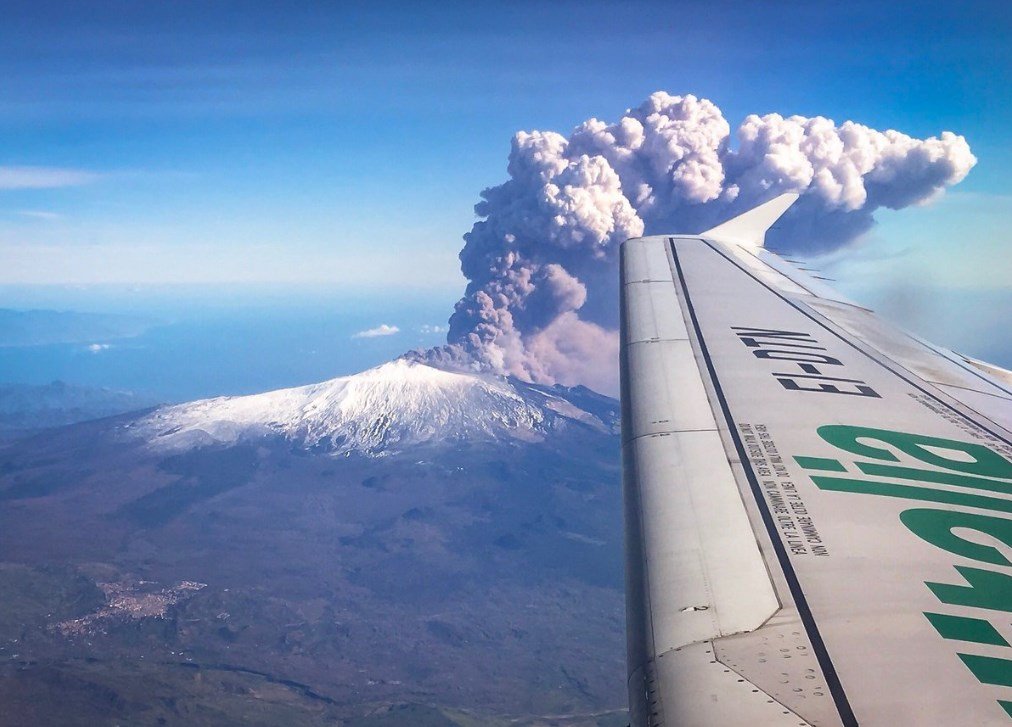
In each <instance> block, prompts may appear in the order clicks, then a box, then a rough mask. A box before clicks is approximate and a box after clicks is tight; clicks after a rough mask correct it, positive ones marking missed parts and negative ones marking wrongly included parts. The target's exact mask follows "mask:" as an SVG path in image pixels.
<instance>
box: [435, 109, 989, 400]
mask: <svg viewBox="0 0 1012 727" xmlns="http://www.w3.org/2000/svg"><path fill="white" fill-rule="evenodd" d="M976 161H977V160H976V158H975V157H974V156H973V154H972V153H971V152H970V147H969V145H968V144H967V142H966V140H965V139H964V138H963V137H962V136H958V135H956V134H953V133H951V132H948V131H945V132H942V133H941V134H940V135H939V136H937V137H934V136H933V137H930V138H927V139H915V138H913V137H910V136H907V135H906V134H902V133H900V132H898V131H892V130H889V131H877V130H875V129H871V128H869V127H867V126H863V125H861V124H857V123H854V122H852V121H845V122H843V123H842V124H836V123H835V122H833V121H832V120H831V119H827V118H823V117H821V116H816V117H812V118H807V117H802V116H789V117H783V116H781V115H779V114H767V115H765V116H758V115H754V114H753V115H750V116H748V117H746V118H745V120H744V121H743V122H742V123H741V124H740V125H739V126H738V128H737V129H736V130H735V131H734V137H733V139H732V136H731V127H730V125H729V124H728V122H727V120H726V119H725V118H724V116H723V114H722V113H721V111H720V109H719V108H718V107H717V106H716V105H715V104H714V103H713V102H711V101H708V100H706V99H702V98H696V97H695V96H691V95H686V96H672V95H669V94H667V93H664V92H658V93H654V94H653V95H651V96H650V97H649V98H648V99H647V100H646V101H644V102H643V103H642V104H641V105H640V106H638V107H636V108H634V109H629V110H627V111H626V112H625V114H624V115H623V116H622V118H620V119H619V120H618V121H616V122H614V123H606V122H603V121H599V120H598V119H589V120H587V121H585V122H583V123H582V124H580V125H579V126H577V127H576V128H575V129H574V130H573V131H572V133H571V134H570V135H569V136H568V137H566V136H563V135H562V134H558V133H556V132H553V131H531V132H520V133H518V134H517V135H516V136H515V137H514V138H513V143H512V148H511V150H510V155H509V163H508V166H507V171H508V174H509V179H508V180H507V181H505V182H503V183H502V184H500V185H498V186H495V187H491V188H489V189H486V190H484V191H483V192H482V193H481V201H480V202H479V203H478V204H477V205H476V206H475V211H476V213H477V215H478V217H479V220H478V221H477V222H475V223H474V226H473V227H472V229H471V231H470V232H468V233H467V234H466V235H464V241H465V244H464V248H463V249H462V250H461V252H460V261H461V269H462V271H463V273H464V275H465V277H467V279H468V281H469V282H468V285H467V288H466V290H465V292H464V296H463V297H462V298H461V299H460V301H459V302H458V303H457V304H456V307H455V310H454V313H453V315H452V316H451V318H450V321H449V332H448V334H447V344H446V345H444V346H441V347H439V348H436V349H431V350H429V351H426V352H424V353H421V354H416V355H420V356H422V357H423V358H424V359H426V360H428V361H430V362H432V363H435V364H437V365H442V366H448V367H456V368H472V369H473V368H477V369H481V370H487V371H493V372H496V373H501V374H509V375H513V376H517V377H519V378H520V379H523V380H525V381H535V382H540V383H566V384H572V383H583V384H587V385H589V386H592V387H594V388H598V389H599V390H603V391H609V392H614V391H615V390H616V388H617V387H616V380H617V365H616V362H617V350H618V336H617V330H616V329H617V328H618V303H617V298H618V296H617V290H618V275H617V270H616V263H617V258H618V249H619V245H620V244H621V243H622V241H624V240H625V239H626V238H629V237H635V236H639V235H643V234H661V233H666V232H689V233H691V232H699V231H702V230H704V229H707V228H709V227H711V226H713V225H715V224H718V223H719V222H721V221H723V220H725V219H727V218H729V217H731V216H733V215H735V214H737V213H739V212H741V211H743V210H745V209H747V208H749V207H752V206H754V205H756V204H759V203H761V202H764V201H766V200H768V199H770V198H772V197H774V196H776V195H778V194H780V193H782V192H798V193H800V194H801V199H800V200H799V201H798V203H797V204H795V205H794V207H793V208H792V209H791V210H790V211H789V212H788V213H787V215H786V216H785V217H784V218H783V219H782V220H781V223H780V224H779V225H778V229H777V230H774V231H772V232H771V234H770V237H769V246H770V247H771V248H772V249H775V250H778V251H781V252H786V253H793V254H801V255H804V254H816V253H825V252H829V251H831V250H834V249H837V248H840V247H842V246H845V245H847V244H848V243H850V242H852V241H853V240H854V239H855V238H857V237H858V236H859V235H860V234H861V233H863V232H865V231H867V230H868V229H869V228H870V227H871V226H872V224H873V222H874V220H873V214H874V212H875V210H876V209H878V208H880V207H886V208H889V209H900V208H903V207H907V206H909V205H915V204H920V203H924V202H926V201H928V200H930V199H932V198H933V197H935V196H937V195H938V194H940V193H941V192H942V190H944V188H945V187H947V186H950V185H953V184H955V183H957V182H959V181H960V180H962V179H963V178H964V177H965V176H966V174H967V173H968V172H969V171H970V169H971V168H972V167H973V166H974V164H976Z"/></svg>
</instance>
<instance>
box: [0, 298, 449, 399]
mask: <svg viewBox="0 0 1012 727" xmlns="http://www.w3.org/2000/svg"><path fill="white" fill-rule="evenodd" d="M458 292H459V291H455V292H450V291H446V292H437V293H427V292H409V293H404V294H398V295H389V294H380V293H376V294H370V293H361V292H359V293H354V294H351V293H349V294H343V293H341V292H340V291H331V290H323V289H308V290H307V289H301V290H292V289H281V288H268V287H263V288H257V287H249V286H247V287H237V288H229V289H212V288H207V287H181V286H180V287H173V286H165V287H161V288H154V289H127V288H120V287H114V286H108V287H99V288H75V289H68V288H62V287H60V288H57V287H32V288H29V287H18V288H0V308H11V309H16V310H60V311H73V312H77V313H81V312H87V313H102V314H128V315H132V316H143V317H144V318H146V319H150V320H151V321H152V325H151V327H150V328H148V329H147V330H146V331H144V332H143V333H141V334H140V335H137V336H132V337H128V338H114V339H111V340H94V341H87V342H85V343H82V342H80V341H78V342H74V343H52V344H47V345H37V346H0V383H24V384H45V383H49V382H52V381H56V380H60V381H64V382H66V383H69V384H79V385H88V386H101V387H107V388H113V389H119V390H126V391H132V392H135V393H138V394H141V395H143V396H145V397H149V398H153V399H154V400H156V401H163V402H176V401H188V400H192V399H197V398H203V397H210V396H220V395H236V394H250V393H255V392H260V391H267V390H270V389H277V388H283V387H289V386H299V385H302V384H309V383H314V382H317V381H323V380H326V379H330V378H334V377H336V376H342V375H346V374H351V373H356V372H358V371H361V370H363V369H366V368H369V367H371V366H375V365H378V364H380V363H383V362H384V361H388V360H390V359H392V358H394V357H396V356H398V355H400V354H401V353H404V352H405V351H408V350H410V349H413V348H426V347H429V346H434V345H438V344H439V343H442V342H443V341H445V338H446V333H445V327H446V321H447V318H448V317H449V314H450V313H451V312H452V310H453V303H454V302H455V299H456V293H458ZM381 324H386V325H387V326H397V327H398V328H399V329H400V330H399V332H398V333H396V334H393V335H388V336H376V337H358V338H356V337H355V334H356V333H359V332H361V331H366V330H368V329H372V328H376V327H378V326H380V325H381Z"/></svg>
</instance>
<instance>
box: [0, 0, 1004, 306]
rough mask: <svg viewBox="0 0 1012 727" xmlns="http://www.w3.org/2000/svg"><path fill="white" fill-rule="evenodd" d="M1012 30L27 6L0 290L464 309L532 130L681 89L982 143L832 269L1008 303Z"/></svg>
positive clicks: (480, 12) (915, 23)
mask: <svg viewBox="0 0 1012 727" xmlns="http://www.w3.org/2000/svg"><path fill="white" fill-rule="evenodd" d="M1009 37H1012V13H1010V12H1008V9H1007V4H1006V3H1000V2H994V3H983V2H977V3H964V4H953V3H933V2H920V3H909V4H904V3H892V4H883V3H878V2H850V3H845V4H839V3H788V2H768V3H752V4H745V3H720V2H698V3H697V2H690V3H685V2H674V3H672V2H668V3H630V2H623V3H593V2H563V3H552V4H533V3H523V2H519V3H510V4H504V3H494V4H493V3H487V4H485V3H459V4H456V3H438V4H421V3H410V4H409V3H403V4H401V3H362V4H351V3H298V4H296V3H289V4H282V3H275V2H272V3H257V2H241V3H240V2H237V3H221V2H218V3H216V2H196V3H187V2H182V3H138V2H116V3H102V2H98V3H88V4H82V3H76V2H67V3H46V2H33V3H25V4H18V3H5V8H4V20H3V23H2V24H0V167H10V168H14V169H8V171H7V173H6V174H0V284H40V283H44V284H54V283H55V284H89V283H126V284H155V283H183V282H185V283H237V282H261V283H262V282H270V283H280V284H291V285H300V286H306V285H324V286H337V287H340V288H342V289H349V290H351V289H354V290H367V291H368V290H371V291H383V290H385V289H388V288H396V289H398V290H403V289H406V288H410V289H417V290H423V291H424V290H431V291H433V292H434V294H435V293H436V292H438V293H439V294H441V295H444V296H445V295H449V294H450V293H451V292H456V291H459V289H460V286H461V285H462V279H461V277H460V275H459V272H458V271H457V261H456V254H457V252H458V251H459V249H460V246H461V242H460V236H461V235H462V234H463V233H464V232H466V231H467V230H468V229H469V228H470V225H471V223H472V221H473V219H474V216H473V211H472V206H473V204H474V203H475V202H476V201H477V198H478V192H479V191H480V190H481V189H482V188H483V187H486V186H490V185H493V184H496V183H499V182H500V181H502V180H503V179H504V178H505V159H506V153H507V151H508V145H509V139H510V137H511V135H512V134H513V133H514V132H515V131H517V130H519V129H531V128H541V129H559V130H562V131H568V130H569V129H570V128H571V127H572V126H573V125H575V124H577V123H579V122H580V121H582V120H584V119H586V118H588V117H590V116H597V117H599V118H602V119H608V120H610V119H614V118H616V117H617V116H618V115H619V114H620V113H621V112H622V111H623V110H624V109H625V108H626V107H628V106H630V105H635V104H638V103H639V102H640V101H641V100H642V99H643V98H645V97H646V96H647V95H648V94H649V93H650V92H652V91H655V90H660V89H663V90H668V91H671V92H673V93H694V94H696V95H700V96H705V97H708V98H710V99H712V100H714V101H715V102H716V103H717V104H718V105H719V106H720V107H721V108H722V110H723V111H724V114H725V116H726V117H727V118H728V120H729V121H730V122H731V124H732V127H734V126H735V125H736V124H737V123H738V122H739V121H740V120H741V118H742V117H743V116H744V115H745V114H747V113H753V112H755V113H767V112H773V111H776V112H779V113H782V114H785V115H786V114H793V113H798V114H804V115H816V114H821V115H826V116H830V117H832V118H834V119H835V120H837V121H843V120H845V119H853V120H855V121H859V122H861V123H864V124H867V125H869V126H872V127H875V128H881V129H884V128H896V129H899V130H901V131H904V132H906V133H909V134H911V135H913V136H917V137H921V136H929V135H933V134H937V133H939V132H941V131H943V130H952V131H955V132H957V133H960V134H963V135H965V136H966V137H967V139H968V140H969V142H970V144H971V147H972V148H973V151H974V153H975V154H976V155H977V157H978V159H979V163H978V165H977V167H976V168H975V169H974V170H973V171H972V172H971V173H970V175H969V177H968V178H967V179H966V180H965V181H964V182H963V183H961V184H960V185H958V187H956V188H955V189H954V190H953V191H952V192H950V193H949V194H948V195H947V198H945V199H943V200H942V201H940V202H937V203H936V204H935V205H934V206H933V207H932V208H930V209H927V210H924V209H908V210H904V211H902V212H899V213H893V214H887V215H886V216H885V217H884V218H883V219H882V224H881V225H880V226H879V227H878V228H877V229H876V230H875V231H874V232H873V233H872V235H871V237H870V238H869V240H868V241H866V243H865V244H864V245H863V246H862V247H861V248H860V249H859V250H858V251H857V252H856V253H855V255H854V264H851V261H848V260H846V259H843V260H838V261H837V262H835V263H834V272H835V273H836V275H837V277H838V278H839V279H840V280H841V285H842V286H843V287H845V288H846V287H851V288H855V289H857V288H860V289H866V288H867V289H869V290H870V293H869V294H873V293H875V285H877V284H878V283H877V282H876V281H877V280H878V279H879V277H880V272H881V271H880V269H879V268H880V267H882V266H876V265H875V264H869V262H868V261H869V260H876V259H880V258H888V259H891V260H896V259H899V260H901V261H902V263H901V265H902V268H903V269H906V268H907V266H909V268H910V269H914V270H918V271H921V273H920V274H921V275H924V276H926V280H927V279H928V278H930V280H928V282H930V284H931V285H933V286H936V287H939V288H975V287H985V288H1003V287H1007V286H1008V285H1009V283H1010V278H1012V271H1010V263H1009V262H1008V255H1007V251H1008V250H1009V245H1010V242H1012V233H1009V232H1008V230H1009V226H1010V224H1012V152H1010V146H1009V144H1008V134H1009V132H1008V129H1010V128H1012V118H1010V117H1012V98H1010V93H1009V90H1008V89H1009V88H1010V81H1012V78H1010V75H1012V74H1010V69H1012V43H1009V41H1008V38H1009ZM862 261H863V262H862ZM859 263H860V264H859ZM894 265H895V263H894ZM885 267H886V268H889V266H888V265H885ZM887 272H888V271H887ZM892 274H893V273H891V272H890V273H888V275H887V276H886V278H888V277H891V276H892ZM877 276H879V277H877ZM886 278H883V280H884V279H886ZM883 284H884V283H883ZM0 302H2V301H0Z"/></svg>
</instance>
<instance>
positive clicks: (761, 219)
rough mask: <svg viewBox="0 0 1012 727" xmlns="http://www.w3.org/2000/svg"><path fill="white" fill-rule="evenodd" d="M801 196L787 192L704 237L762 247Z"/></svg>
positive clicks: (734, 218)
mask: <svg viewBox="0 0 1012 727" xmlns="http://www.w3.org/2000/svg"><path fill="white" fill-rule="evenodd" d="M800 196H801V195H800V194H798V193H797V192H785V193H784V194H781V195H778V196H776V197H774V198H773V199H771V200H769V201H767V202H763V203H762V204H761V205H757V206H756V207H753V208H752V209H750V210H748V211H747V212H742V213H741V214H740V215H738V216H737V217H732V218H731V219H729V220H728V221H727V222H724V223H722V224H719V225H717V226H716V227H713V228H711V229H709V230H707V231H706V232H703V233H702V236H703V237H709V238H712V239H715V240H720V241H722V242H733V243H736V244H739V245H747V246H749V247H762V246H763V244H764V243H765V242H766V233H767V232H768V231H769V229H770V228H771V227H772V226H773V224H774V223H775V222H776V221H777V220H779V219H780V218H781V217H782V216H783V214H784V213H785V212H786V211H787V210H788V209H789V208H790V206H791V205H793V204H794V203H795V202H797V201H798V197H800Z"/></svg>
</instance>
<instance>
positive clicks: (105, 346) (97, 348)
mask: <svg viewBox="0 0 1012 727" xmlns="http://www.w3.org/2000/svg"><path fill="white" fill-rule="evenodd" d="M110 348H112V344H111V343H93V344H91V345H90V346H88V350H89V351H91V352H92V353H101V352H102V351H108V350H109V349H110Z"/></svg>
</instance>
